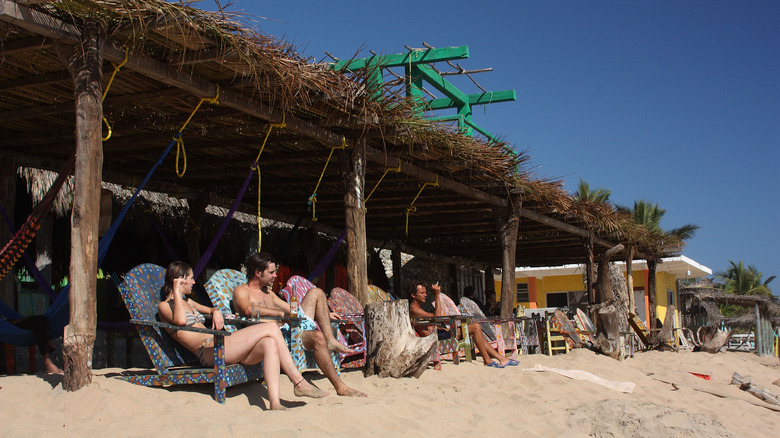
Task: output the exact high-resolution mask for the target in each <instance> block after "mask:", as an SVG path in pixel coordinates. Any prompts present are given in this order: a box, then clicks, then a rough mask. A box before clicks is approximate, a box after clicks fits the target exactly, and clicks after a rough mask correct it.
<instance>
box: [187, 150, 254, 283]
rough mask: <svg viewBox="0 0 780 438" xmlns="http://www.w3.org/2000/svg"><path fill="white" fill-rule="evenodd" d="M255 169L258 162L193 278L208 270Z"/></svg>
mask: <svg viewBox="0 0 780 438" xmlns="http://www.w3.org/2000/svg"><path fill="white" fill-rule="evenodd" d="M255 169H257V162H255V163H254V164H253V165H252V166H250V168H249V174H247V176H246V179H245V180H244V184H243V185H242V186H241V189H240V190H239V191H238V195H236V199H235V200H234V201H233V205H231V206H230V211H228V214H227V216H225V219H224V220H223V221H222V224H221V225H220V226H219V230H217V234H216V235H215V236H214V238H213V239H211V243H210V244H209V247H208V248H207V249H206V252H204V253H203V255H202V256H201V257H200V260H198V264H197V265H195V268H193V270H192V272H193V276H194V277H195V278H198V276H199V275H200V273H201V272H203V269H205V268H206V264H208V262H209V259H211V256H212V255H214V250H216V248H217V243H219V240H220V239H221V238H222V235H223V234H225V230H227V226H228V224H229V223H230V220H231V219H232V218H233V214H234V213H235V212H236V210H238V205H239V204H240V203H241V200H242V199H243V198H244V194H245V193H246V189H247V188H248V187H249V182H250V181H251V180H252V175H254V174H255Z"/></svg>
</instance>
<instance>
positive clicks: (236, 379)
mask: <svg viewBox="0 0 780 438" xmlns="http://www.w3.org/2000/svg"><path fill="white" fill-rule="evenodd" d="M164 277H165V269H164V268H163V267H161V266H157V265H153V264H143V265H139V266H136V267H135V268H133V269H131V270H130V272H128V273H127V274H126V275H125V279H124V282H123V283H122V287H121V289H120V292H121V294H122V299H123V300H124V302H125V305H126V306H127V310H128V311H129V312H130V318H131V319H130V322H131V323H133V324H135V326H136V327H137V328H138V333H139V335H140V338H141V341H143V344H144V347H145V348H146V352H147V353H148V354H149V358H150V359H151V360H152V363H153V364H154V367H155V370H156V373H144V374H140V375H139V374H125V375H122V376H120V377H119V378H120V379H122V380H126V381H128V382H132V383H135V384H139V385H144V386H170V385H185V384H193V383H213V384H214V399H216V400H217V401H218V402H219V403H225V390H226V388H227V387H229V386H233V385H238V384H240V383H244V382H248V381H250V380H259V379H262V377H263V368H262V364H258V365H252V366H244V365H240V364H236V365H225V336H230V332H228V331H224V330H210V329H201V328H195V327H181V326H176V325H171V324H165V323H162V322H160V321H159V320H158V318H157V304H158V303H159V302H160V290H161V289H162V287H163V283H164ZM166 328H167V329H176V330H187V331H194V332H198V333H208V334H212V335H214V367H213V368H204V367H203V366H202V365H200V363H198V360H197V358H196V357H195V355H193V354H192V353H190V352H189V351H187V350H186V349H184V348H183V347H182V346H181V345H179V344H178V343H177V342H175V341H174V340H173V339H171V338H170V336H168V333H167V332H165V330H164V329H166Z"/></svg>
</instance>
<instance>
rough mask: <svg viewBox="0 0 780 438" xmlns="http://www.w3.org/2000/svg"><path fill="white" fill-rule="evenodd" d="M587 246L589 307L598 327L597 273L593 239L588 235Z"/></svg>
mask: <svg viewBox="0 0 780 438" xmlns="http://www.w3.org/2000/svg"><path fill="white" fill-rule="evenodd" d="M583 243H584V246H585V290H586V291H587V294H588V308H589V309H590V312H589V313H590V315H589V316H590V319H591V321H593V322H594V323H595V324H596V327H598V323H599V322H598V318H597V317H596V309H595V308H594V307H593V306H594V305H595V304H596V303H597V302H598V300H597V298H596V289H595V287H594V285H595V282H596V275H595V269H594V266H593V265H594V260H593V239H591V238H590V236H589V237H586V238H585V240H584V242H583Z"/></svg>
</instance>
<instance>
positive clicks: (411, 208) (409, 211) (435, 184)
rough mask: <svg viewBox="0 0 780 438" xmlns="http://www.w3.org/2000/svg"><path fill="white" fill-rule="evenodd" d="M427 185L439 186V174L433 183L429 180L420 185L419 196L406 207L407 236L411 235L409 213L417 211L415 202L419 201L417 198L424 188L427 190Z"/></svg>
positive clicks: (418, 195)
mask: <svg viewBox="0 0 780 438" xmlns="http://www.w3.org/2000/svg"><path fill="white" fill-rule="evenodd" d="M427 186H434V187H439V175H436V182H432V183H428V182H427V183H425V184H423V185H422V187H420V191H419V192H417V196H415V197H414V199H413V200H412V203H411V204H409V207H408V208H407V209H406V236H407V237H409V213H414V212H416V211H417V207H415V206H414V203H415V202H417V198H419V197H420V195H421V194H422V192H423V190H425V187H427Z"/></svg>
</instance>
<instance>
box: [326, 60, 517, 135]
mask: <svg viewBox="0 0 780 438" xmlns="http://www.w3.org/2000/svg"><path fill="white" fill-rule="evenodd" d="M468 57H469V48H468V47H467V46H458V47H445V48H438V49H437V48H426V49H412V50H410V51H408V52H406V53H396V54H391V55H374V56H370V57H367V58H360V59H350V60H346V61H336V62H334V63H333V64H332V68H333V69H335V70H338V71H357V70H366V72H367V74H368V82H369V86H371V87H373V88H374V89H376V90H377V93H381V90H382V86H383V84H384V78H383V74H382V71H383V69H385V68H390V67H403V68H404V72H405V76H404V77H405V81H404V82H405V84H406V95H407V96H409V97H414V98H416V99H417V100H419V102H420V105H419V108H420V113H421V114H422V112H423V111H424V110H432V111H437V110H445V109H450V108H454V109H455V110H456V111H457V113H456V114H455V115H452V116H442V117H435V118H432V119H433V120H442V121H447V120H451V121H457V122H458V129H459V130H460V131H461V132H463V133H464V134H467V135H472V136H473V135H474V131H477V132H479V133H480V134H482V135H484V136H485V137H486V138H487V139H488V140H489V141H497V140H496V138H495V137H494V136H493V135H492V134H491V133H489V132H488V131H487V130H485V129H483V128H482V127H481V126H479V125H478V124H476V123H474V120H473V112H472V108H473V107H474V106H476V105H487V104H490V103H498V102H512V101H515V100H517V92H516V91H515V90H504V91H496V92H493V91H489V92H484V93H477V94H466V93H464V92H462V91H461V90H460V89H458V87H456V86H455V85H453V84H452V83H451V82H450V81H448V80H447V79H445V78H444V76H442V74H440V73H439V72H437V71H436V69H434V68H433V67H432V66H431V65H430V64H433V63H436V62H446V61H453V60H457V59H465V58H468ZM424 82H427V83H428V84H430V85H431V86H432V87H433V88H435V89H436V90H438V91H439V92H441V93H442V94H444V96H446V97H443V98H438V99H428V100H426V98H425V95H424V92H423V83H424Z"/></svg>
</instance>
